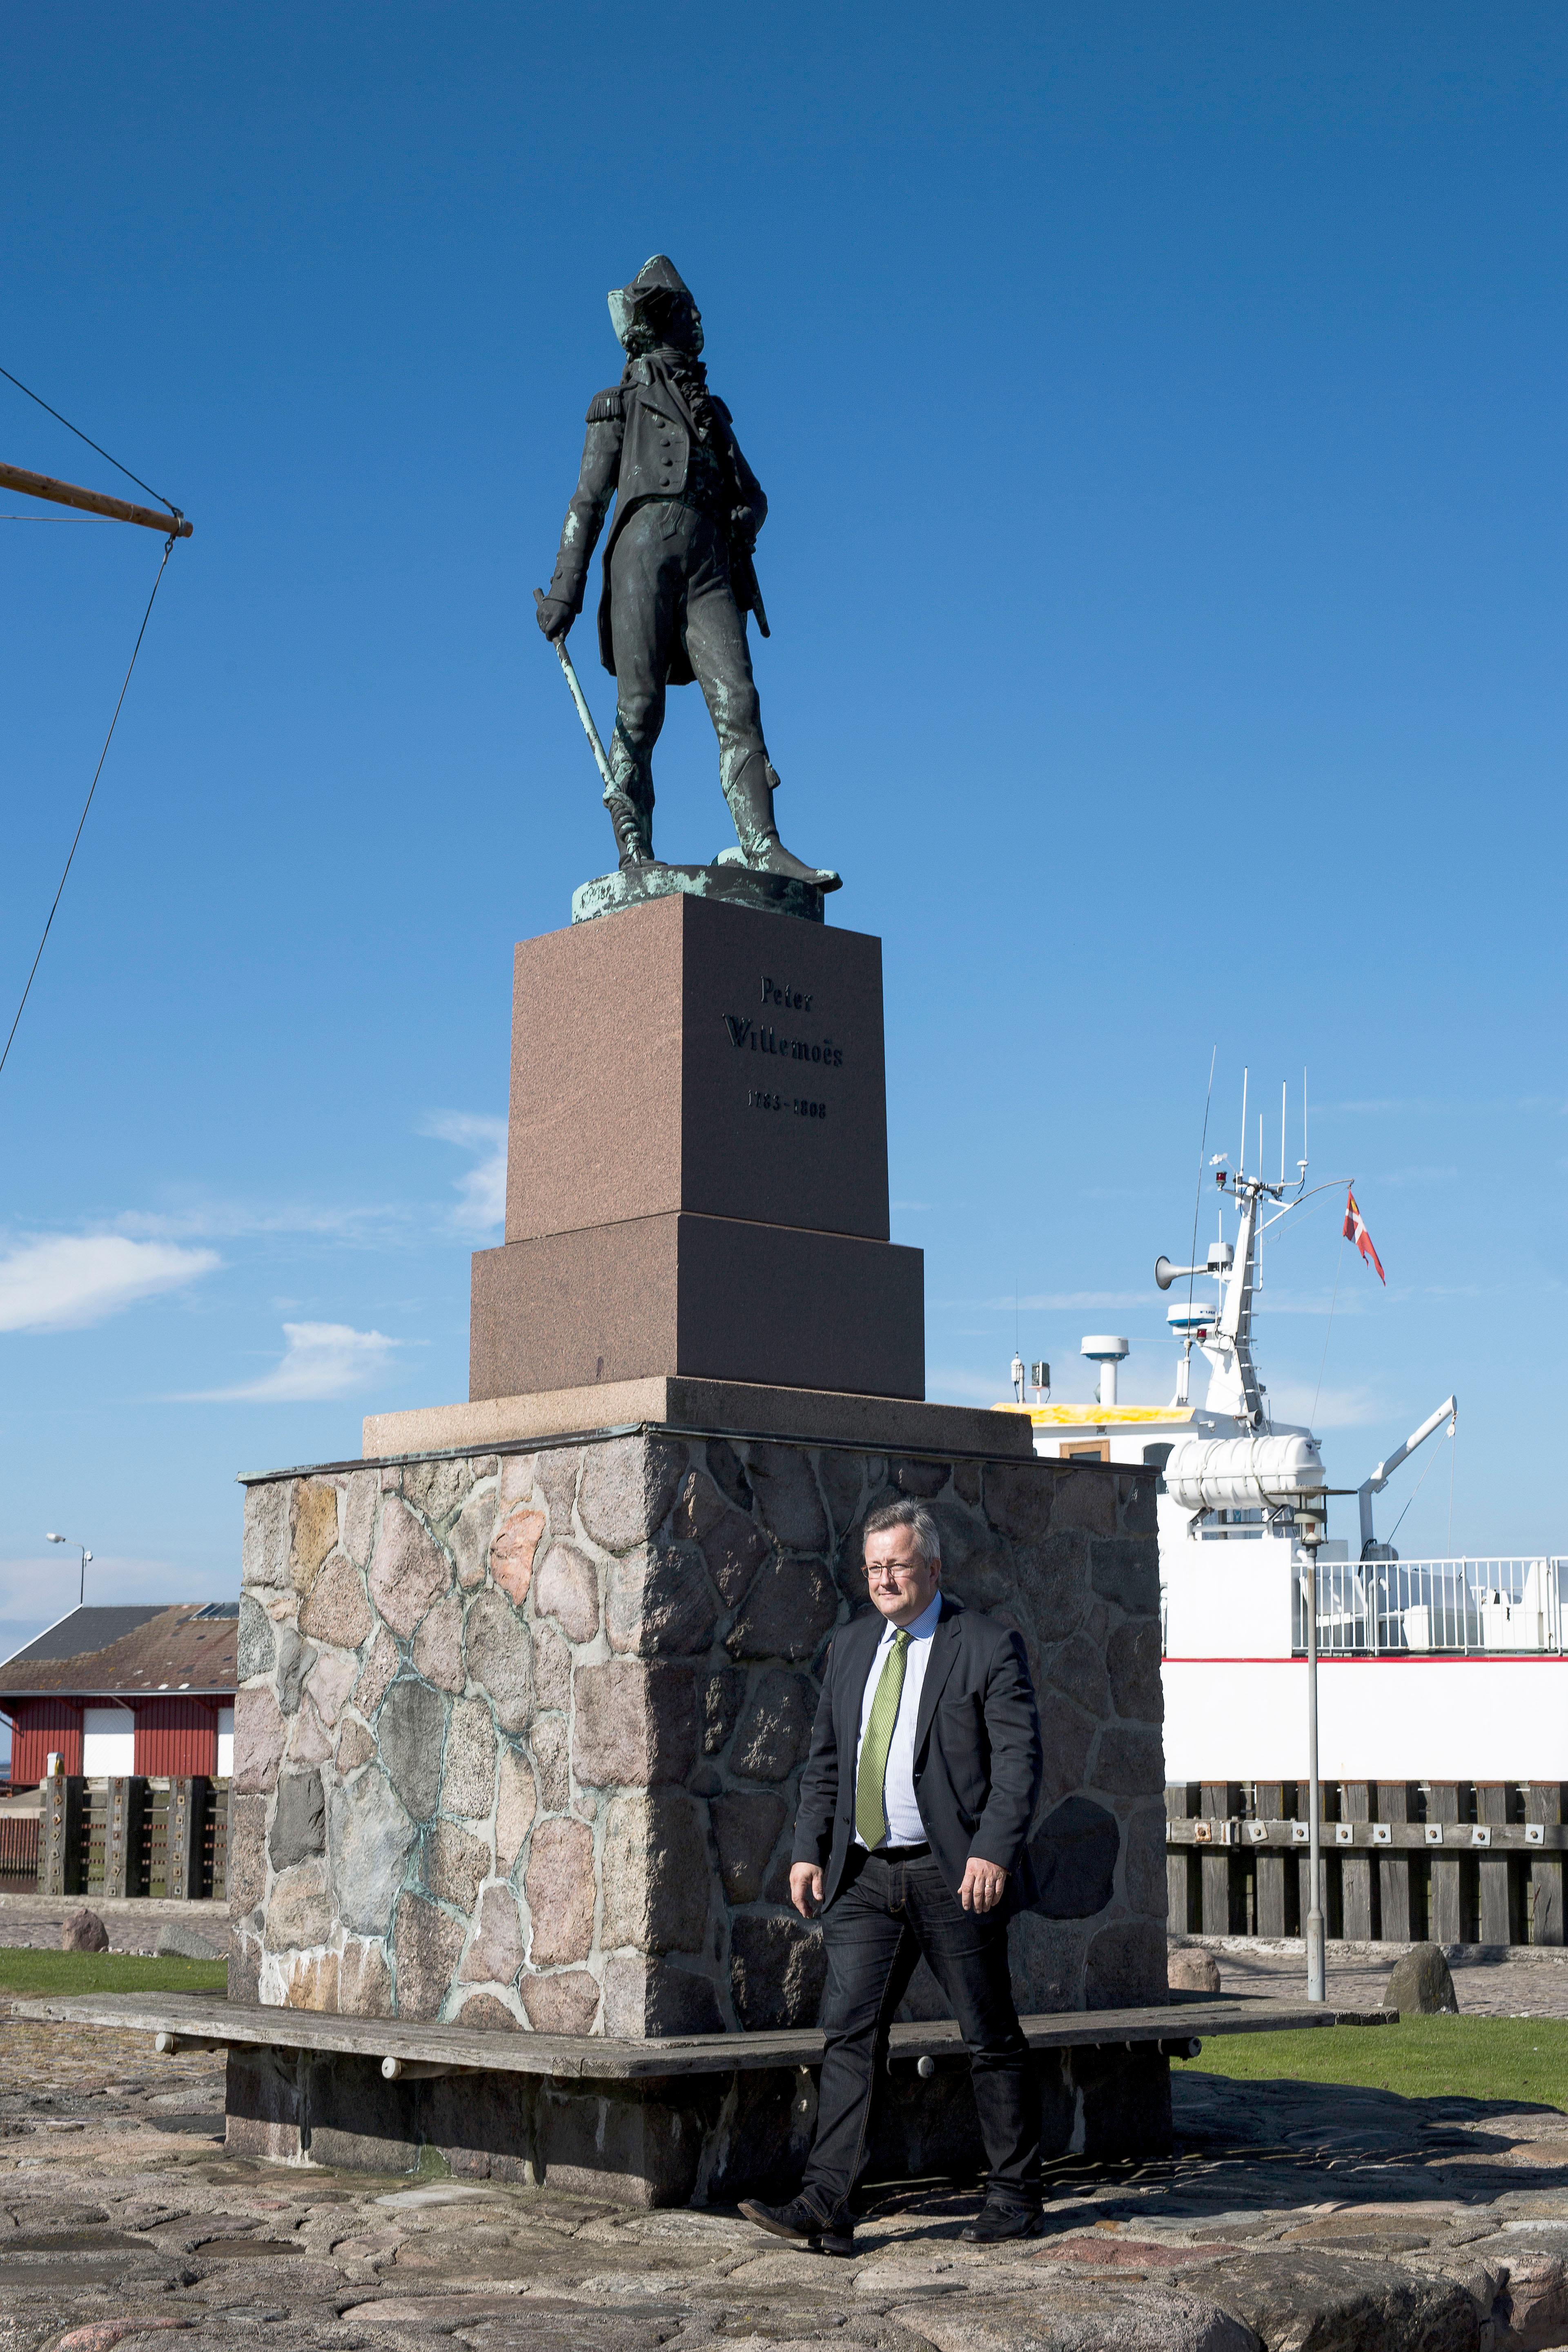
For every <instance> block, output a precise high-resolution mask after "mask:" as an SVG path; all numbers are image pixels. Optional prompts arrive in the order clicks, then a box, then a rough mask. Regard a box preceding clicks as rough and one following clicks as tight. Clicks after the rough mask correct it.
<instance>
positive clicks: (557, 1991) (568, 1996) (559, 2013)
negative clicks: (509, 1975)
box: [521, 1969, 599, 2033]
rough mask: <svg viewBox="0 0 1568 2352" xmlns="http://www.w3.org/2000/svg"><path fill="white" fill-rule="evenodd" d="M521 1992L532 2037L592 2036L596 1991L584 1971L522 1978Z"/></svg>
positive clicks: (597, 1998) (595, 1986)
mask: <svg viewBox="0 0 1568 2352" xmlns="http://www.w3.org/2000/svg"><path fill="white" fill-rule="evenodd" d="M521 1993H522V2005H523V2008H524V2009H525V2010H526V2011H528V2021H529V2023H530V2025H531V2026H532V2028H533V2030H534V2032H535V2033H592V2032H593V2030H594V2020H595V2017H597V2015H598V2013H599V1988H598V1986H597V1985H596V1984H595V1981H594V1979H593V1978H592V1977H591V1976H590V1975H589V1974H588V1971H587V1970H586V1969H563V1972H562V1973H561V1975H559V1976H549V1977H524V1979H523V1980H522V1985H521Z"/></svg>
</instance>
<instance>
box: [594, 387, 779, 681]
mask: <svg viewBox="0 0 1568 2352" xmlns="http://www.w3.org/2000/svg"><path fill="white" fill-rule="evenodd" d="M626 373H627V374H628V375H629V376H631V375H635V374H636V373H637V363H636V362H634V363H633V365H632V367H630V368H628V369H627V371H626ZM713 407H714V411H715V413H716V415H717V416H718V419H719V430H720V433H721V436H723V443H724V446H723V448H722V449H716V450H715V455H716V456H718V457H720V458H721V461H723V460H725V459H727V460H728V464H729V467H730V470H731V475H732V477H733V479H734V483H735V487H736V489H737V491H738V492H739V495H740V499H741V503H742V506H743V507H744V508H745V509H747V510H748V512H749V514H750V516H751V533H752V537H753V538H754V537H755V535H756V533H757V532H758V531H759V530H761V529H762V527H763V520H764V519H765V517H766V515H767V511H768V502H767V499H765V498H764V497H763V486H762V484H761V483H760V482H759V481H758V479H757V478H756V476H755V474H753V473H752V469H751V467H750V466H748V465H747V463H746V460H745V458H744V457H742V454H741V445H740V443H739V442H738V441H737V440H736V438H735V433H734V427H733V425H732V424H731V417H730V412H729V410H728V409H727V408H726V407H725V405H724V404H723V402H722V401H721V400H720V399H718V398H717V397H714V400H713ZM587 424H588V432H587V437H586V439H585V440H584V444H583V466H582V470H581V472H580V474H579V475H578V478H577V487H576V488H575V489H574V491H573V493H572V498H571V501H570V503H569V505H568V506H567V509H566V521H565V524H564V527H563V530H562V533H561V552H560V554H559V555H558V556H557V558H556V562H555V571H554V574H553V577H552V580H551V583H550V593H551V595H552V596H555V597H559V599H560V600H561V602H562V603H563V604H570V605H571V607H572V609H573V611H574V613H580V612H581V611H582V609H583V599H584V593H585V591H586V588H587V583H588V566H589V564H590V562H592V560H593V554H594V548H595V543H596V541H597V540H598V537H599V533H600V531H601V530H603V529H604V527H605V516H606V514H608V512H609V510H610V500H611V499H615V501H616V520H615V522H614V524H613V525H612V526H611V530H610V536H609V538H608V539H607V540H606V541H605V583H604V590H603V593H602V594H601V596H600V599H599V658H600V660H601V661H602V662H603V663H604V666H605V668H606V669H607V670H610V671H614V669H615V667H616V646H615V637H614V634H613V631H612V628H611V621H610V558H611V556H612V555H613V554H614V552H615V547H616V539H617V538H618V537H619V535H620V530H621V526H622V524H623V523H624V522H625V521H626V517H627V516H628V515H629V514H630V513H631V511H632V509H633V508H634V507H637V506H640V505H641V504H642V502H643V501H644V499H679V497H680V496H681V493H682V492H683V491H684V489H685V488H686V482H687V475H688V473H689V468H690V464H691V443H692V438H693V436H694V433H695V427H694V426H693V425H692V422H691V418H690V416H689V414H688V412H687V408H686V404H685V402H684V401H683V400H682V399H681V398H680V396H679V393H677V392H676V391H675V390H674V388H673V387H672V386H671V385H669V384H668V383H658V382H651V383H636V382H633V383H624V384H615V385H612V386H611V388H610V390H609V391H608V392H601V393H596V394H595V396H594V398H593V399H592V400H591V401H590V402H589V404H588V418H587ZM670 683H671V684H672V685H674V686H689V685H690V684H691V670H690V667H689V664H688V662H687V660H686V656H685V654H684V652H683V651H682V650H681V649H680V648H679V646H677V647H676V649H675V651H674V655H673V658H672V662H671V667H670Z"/></svg>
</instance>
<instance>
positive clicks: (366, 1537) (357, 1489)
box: [338, 1470, 381, 1570]
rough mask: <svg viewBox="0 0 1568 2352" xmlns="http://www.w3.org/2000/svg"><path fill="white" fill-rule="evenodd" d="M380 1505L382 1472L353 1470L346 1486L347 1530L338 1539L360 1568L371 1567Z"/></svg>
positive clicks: (344, 1516) (344, 1524)
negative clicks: (376, 1520)
mask: <svg viewBox="0 0 1568 2352" xmlns="http://www.w3.org/2000/svg"><path fill="white" fill-rule="evenodd" d="M380 1503H381V1474H380V1472H379V1471H376V1470H353V1471H351V1472H350V1474H349V1475H348V1478H347V1479H346V1480H345V1482H344V1486H343V1531H342V1535H341V1536H340V1537H339V1538H338V1540H339V1542H340V1543H341V1544H342V1548H343V1549H344V1551H345V1552H346V1553H347V1554H348V1556H349V1558H350V1559H352V1560H353V1564H354V1566H355V1567H356V1568H357V1569H361V1570H363V1569H367V1568H368V1567H369V1566H370V1555H371V1547H372V1544H373V1542H374V1537H375V1515H376V1511H377V1509H378V1507H379V1506H380Z"/></svg>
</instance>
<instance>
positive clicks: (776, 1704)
mask: <svg viewBox="0 0 1568 2352" xmlns="http://www.w3.org/2000/svg"><path fill="white" fill-rule="evenodd" d="M815 1714H816V1692H815V1690H814V1689H813V1688H812V1685H810V1683H808V1682H807V1680H806V1679H805V1675H792V1674H787V1673H786V1672H785V1671H784V1668H783V1667H782V1666H771V1667H769V1669H768V1671H767V1672H766V1673H765V1674H761V1675H756V1676H755V1677H754V1679H753V1681H752V1687H751V1690H750V1692H749V1693H748V1695H747V1698H746V1703H745V1706H743V1707H742V1710H741V1720H740V1723H739V1725H738V1727H737V1728H736V1732H735V1745H734V1748H733V1749H732V1750H731V1758H730V1762H731V1769H733V1770H734V1771H736V1772H738V1773H740V1774H741V1775H742V1778H743V1779H745V1780H787V1779H788V1778H789V1775H790V1774H791V1773H792V1772H793V1771H794V1769H795V1766H796V1765H797V1764H799V1763H801V1762H802V1761H803V1760H804V1759H805V1752H806V1749H807V1748H809V1746H810V1744H811V1725H812V1718H813V1717H814V1716H815Z"/></svg>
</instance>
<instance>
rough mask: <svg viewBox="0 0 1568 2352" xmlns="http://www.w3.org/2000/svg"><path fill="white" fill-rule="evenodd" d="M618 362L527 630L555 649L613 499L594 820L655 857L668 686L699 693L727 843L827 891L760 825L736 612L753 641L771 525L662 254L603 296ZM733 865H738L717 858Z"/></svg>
mask: <svg viewBox="0 0 1568 2352" xmlns="http://www.w3.org/2000/svg"><path fill="white" fill-rule="evenodd" d="M610 319H611V322H612V324H613V325H614V327H615V330H616V336H617V338H618V339H619V341H620V343H621V345H622V347H623V349H624V350H625V352H626V370H625V373H623V375H622V377H621V381H620V383H618V384H613V385H612V386H611V387H610V389H609V390H608V391H607V392H601V393H597V394H595V397H594V399H593V400H592V401H591V402H590V403H589V405H588V418H587V423H588V434H587V439H586V440H585V442H584V446H583V467H582V472H581V474H580V476H579V478H578V482H577V488H576V489H575V490H574V492H573V495H572V502H571V504H570V505H569V506H568V508H567V509H566V522H565V527H564V529H563V531H562V534H561V552H560V554H559V556H558V557H557V559H556V564H555V571H554V574H553V576H552V579H551V583H550V589H549V593H548V594H547V595H545V596H544V597H543V598H542V601H541V604H540V607H539V625H540V627H541V628H542V630H543V632H544V634H545V635H546V636H547V637H548V638H550V640H551V642H552V644H553V643H555V642H556V641H557V640H558V639H560V638H562V637H563V636H564V635H566V633H567V631H568V630H569V629H570V628H571V626H572V624H573V622H574V620H575V619H576V617H577V614H579V613H580V612H581V611H582V609H583V598H584V591H585V589H586V585H587V579H588V565H589V562H590V560H591V559H592V556H593V553H594V546H595V541H596V540H597V539H598V536H599V533H600V531H601V530H603V528H604V523H605V516H606V514H608V512H609V510H610V501H611V499H614V500H615V502H616V518H615V521H614V522H613V524H612V525H611V527H610V535H609V539H608V541H607V542H606V545H605V586H604V593H603V594H602V596H601V597H600V600H599V657H600V659H601V660H602V661H603V663H604V665H605V668H606V669H607V670H613V671H614V672H615V676H616V731H615V734H614V736H613V737H612V738H611V740H610V750H609V767H610V773H611V775H612V777H613V778H614V780H615V781H614V782H613V783H612V784H610V785H608V786H606V788H605V807H606V808H607V809H608V811H609V813H610V822H611V824H612V825H613V826H614V827H615V834H616V847H617V849H618V850H619V852H620V861H621V864H622V866H640V865H647V864H650V863H657V862H658V861H657V860H655V858H654V855H653V749H654V745H655V744H656V743H657V742H658V738H659V730H661V728H662V727H663V725H664V703H665V688H666V687H667V686H689V685H690V684H691V682H692V680H693V679H694V678H695V679H696V680H697V682H698V683H699V685H700V687H701V688H702V692H703V695H704V696H705V698H706V699H707V703H708V709H709V712H710V716H711V718H712V720H713V726H714V730H715V731H716V733H717V734H718V737H719V782H720V783H721V786H722V788H723V793H724V798H725V799H726V801H728V803H729V804H730V814H731V816H732V817H733V818H734V821H735V831H736V835H737V836H738V838H739V841H740V845H741V847H740V856H741V863H742V865H745V866H751V867H752V869H753V871H755V872H757V873H759V874H783V875H786V876H789V877H792V878H793V879H794V880H795V881H797V882H811V883H815V884H816V886H817V887H818V888H819V889H823V890H837V887H839V883H838V876H837V874H836V873H834V872H833V871H832V869H831V868H830V867H827V866H807V865H806V864H805V862H804V860H803V859H801V858H798V857H796V856H795V854H794V853H793V851H791V850H788V849H786V848H785V847H784V844H783V842H781V841H780V839H779V835H778V827H777V825H776V824H775V823H774V821H773V793H774V792H775V791H776V790H777V788H778V781H779V780H778V773H777V771H776V770H775V769H774V767H773V762H772V761H771V760H770V759H769V758H768V749H767V745H766V743H765V742H764V740H763V717H762V709H761V706H760V704H759V702H758V699H757V688H756V680H755V679H754V677H752V656H751V649H750V647H749V646H748V645H747V643H746V614H747V613H748V612H753V613H755V614H756V615H757V620H758V625H759V626H760V627H761V629H762V631H763V635H764V636H765V635H767V623H766V621H765V620H764V619H763V610H762V599H761V597H760V596H759V595H758V593H757V575H756V572H755V571H754V570H753V569H752V545H753V543H754V541H755V540H756V536H757V533H758V531H759V530H761V529H762V527H763V520H765V518H766V515H767V511H768V502H767V499H765V498H764V497H763V488H762V484H761V483H760V482H759V481H758V479H757V478H756V476H755V474H753V473H752V469H751V467H750V466H748V465H747V463H746V460H745V458H744V457H743V456H742V453H741V445H740V443H739V442H738V441H737V440H736V438H735V428H734V425H733V423H732V422H731V416H730V412H729V410H728V409H727V408H726V407H725V405H724V404H723V402H722V401H721V400H720V399H719V398H717V397H716V395H715V394H713V393H711V392H710V391H709V389H708V372H707V370H706V369H705V368H704V366H703V364H702V362H701V358H700V352H701V350H702V313H701V312H700V310H699V309H698V308H697V305H696V303H695V302H694V301H693V299H692V298H691V292H690V289H689V287H688V286H687V285H686V284H685V282H684V281H683V279H682V278H681V276H680V273H679V270H678V269H677V268H676V267H675V264H674V263H673V262H672V261H671V260H669V258H668V256H666V255H665V254H662V253H656V254H655V255H654V256H653V257H652V259H651V260H650V261H645V262H644V264H643V266H642V268H640V269H639V270H638V272H637V276H636V277H635V278H633V279H632V282H631V284H630V285H629V286H622V287H619V288H617V289H616V291H615V292H614V293H612V294H611V296H610ZM729 854H730V855H731V856H734V855H735V854H736V853H735V852H733V851H731V852H730V853H729Z"/></svg>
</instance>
